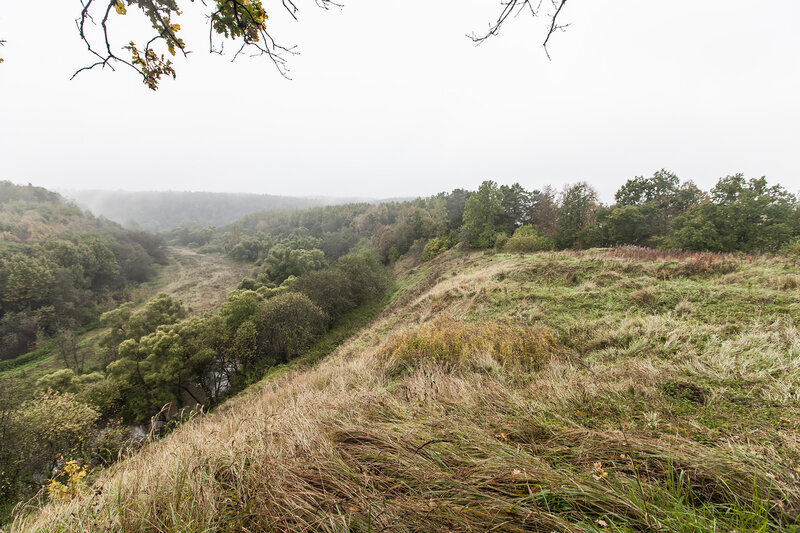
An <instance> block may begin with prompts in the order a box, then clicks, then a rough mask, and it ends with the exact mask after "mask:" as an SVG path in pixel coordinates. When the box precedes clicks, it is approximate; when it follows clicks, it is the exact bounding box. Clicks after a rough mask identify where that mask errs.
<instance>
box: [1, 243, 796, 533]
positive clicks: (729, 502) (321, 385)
mask: <svg viewBox="0 0 800 533" xmlns="http://www.w3.org/2000/svg"><path fill="white" fill-rule="evenodd" d="M437 260H438V261H439V263H438V264H437V266H436V268H434V269H432V270H431V271H430V272H428V274H427V275H420V276H418V278H419V279H417V281H416V282H415V284H413V285H412V286H409V288H408V289H407V291H408V295H409V296H407V297H398V298H397V299H396V300H395V304H394V306H393V307H392V308H390V309H389V310H388V311H387V312H385V313H384V315H382V317H381V318H380V319H379V320H378V321H376V322H375V323H373V324H372V325H371V326H369V327H368V328H366V329H365V330H363V331H362V332H361V333H360V334H359V335H357V336H356V337H355V338H353V339H351V340H350V341H349V342H348V343H346V344H345V345H343V346H341V347H340V348H339V349H338V350H336V351H335V352H334V353H333V354H331V356H329V357H328V358H326V359H325V360H323V361H322V362H321V363H319V364H318V365H316V366H315V367H313V368H311V369H308V370H303V371H293V372H289V373H287V374H283V375H281V376H278V377H276V378H273V379H270V380H267V381H265V382H263V383H261V384H259V385H257V386H254V387H252V388H251V389H248V390H247V391H245V392H244V393H243V394H241V395H240V396H238V397H236V398H233V399H232V400H230V401H228V402H227V403H226V404H224V405H223V406H222V407H220V408H218V409H217V410H215V411H214V412H213V413H210V414H208V415H205V416H202V417H200V418H197V419H194V420H192V421H190V422H188V423H187V424H185V425H184V426H182V427H181V428H179V429H178V430H177V431H175V432H174V433H173V434H171V435H169V436H168V437H167V438H165V439H163V440H162V441H159V442H155V443H153V444H151V445H148V446H146V447H145V448H144V449H142V450H141V451H140V452H138V453H137V454H136V455H134V456H132V457H131V458H129V459H127V460H125V461H123V462H121V463H119V464H117V465H116V466H114V467H112V468H110V469H108V470H105V471H101V472H100V473H99V474H98V475H97V477H96V480H95V481H94V485H93V486H92V487H90V488H89V489H88V490H87V491H86V492H85V493H84V494H83V495H82V496H81V497H79V498H77V499H75V500H73V501H71V502H68V503H66V504H45V505H44V506H43V507H39V506H38V504H37V503H36V502H33V503H31V504H30V507H29V509H27V510H26V509H21V510H20V512H19V513H18V515H17V519H16V521H15V523H14V524H13V526H12V528H11V531H329V532H349V531H365V532H366V531H403V532H411V531H413V532H423V531H465V532H466V531H489V530H494V531H543V532H550V531H587V530H588V531H592V530H614V531H646V530H652V531H676V530H683V531H729V530H732V529H737V530H738V531H751V530H759V531H778V530H792V528H795V527H796V525H797V516H798V515H800V485H799V484H798V482H799V481H800V470H798V465H800V444H798V431H797V422H796V416H797V414H798V410H797V407H796V402H797V400H798V391H800V363H798V361H800V341H798V335H797V330H796V329H795V324H794V322H793V321H792V320H790V319H781V320H772V321H770V322H768V323H765V322H763V321H762V322H752V324H750V325H748V324H742V328H741V331H736V332H731V333H725V331H727V330H726V328H728V325H727V323H726V322H724V321H723V319H722V318H720V319H713V320H709V319H707V316H708V313H709V309H716V308H715V307H713V306H714V305H716V304H715V302H713V301H709V302H699V303H698V301H690V300H689V299H688V297H687V296H685V292H686V291H685V289H686V287H685V285H676V286H675V287H676V288H675V291H676V292H677V293H678V294H679V297H677V298H675V302H676V303H670V304H669V306H668V307H667V308H665V310H664V312H663V313H659V312H653V310H652V309H651V307H652V305H655V304H652V303H651V304H648V309H645V310H640V309H638V308H637V309H634V310H631V311H627V310H624V309H626V307H627V306H630V302H631V298H632V293H634V292H635V291H636V290H640V289H635V288H632V287H635V286H636V284H635V283H629V284H626V283H620V282H621V281H624V280H628V277H627V274H624V273H622V274H620V273H619V272H616V271H615V273H614V275H613V276H611V278H610V279H611V280H612V281H611V283H604V282H602V281H597V282H593V283H592V285H591V286H589V287H588V288H587V285H586V282H585V280H584V281H583V282H580V283H577V282H575V281H571V280H570V279H569V278H568V276H563V275H562V274H561V273H559V272H558V268H557V267H558V266H559V264H560V265H561V267H563V268H562V269H561V270H564V271H567V270H569V269H571V268H572V269H574V271H573V274H574V275H575V276H583V275H584V273H583V272H582V271H579V270H578V269H577V268H576V266H575V263H574V262H575V261H578V263H577V266H580V267H583V266H584V264H583V263H581V261H583V260H584V259H583V258H581V257H575V256H573V255H571V254H538V255H537V256H521V257H519V258H517V259H513V260H511V259H508V258H507V257H505V256H499V257H484V256H477V255H476V256H472V257H469V258H467V259H466V262H465V263H462V262H463V261H465V259H464V258H462V257H457V258H454V259H452V261H451V262H450V263H448V260H447V259H446V258H445V259H441V260H439V259H438V258H437ZM626 260H629V259H626ZM587 261H593V260H592V259H587ZM630 261H633V260H630ZM537 265H538V266H537ZM533 267H536V270H535V272H537V273H539V274H537V275H541V273H544V275H543V276H541V277H538V278H536V277H531V274H530V273H531V272H533V270H531V269H532V268H533ZM756 267H758V268H761V267H760V266H758V265H756V266H753V267H752V268H756ZM743 268H750V267H749V266H747V264H745V265H744V267H743ZM551 274H552V276H551ZM601 274H605V272H601ZM637 275H638V274H637ZM718 275H722V274H718ZM548 276H550V277H548ZM598 277H599V274H598ZM618 278H623V279H618ZM593 279H595V278H593ZM653 279H658V278H655V277H654V278H653ZM520 280H521V281H520ZM547 280H550V281H547ZM546 282H547V283H555V285H553V284H551V285H545V283H546ZM637 283H638V282H637ZM654 283H655V282H654ZM658 283H682V284H685V283H686V282H685V281H674V282H670V281H664V280H662V281H660V282H658ZM668 288H669V287H666V288H665V287H661V288H659V289H658V290H659V291H661V292H665V291H667V293H668ZM654 290H655V289H654ZM770 290H772V289H770ZM537 291H539V292H537ZM401 296H402V295H401ZM668 296H670V295H669V294H667V295H666V296H665V298H667V300H668V301H669V298H668ZM604 299H605V300H604ZM606 300H607V303H603V304H602V306H600V307H601V308H603V309H607V311H606V312H605V313H604V314H600V315H598V314H596V313H595V310H594V309H595V308H594V307H592V306H588V307H587V303H586V302H587V301H589V302H594V301H602V302H606ZM654 301H655V300H654ZM515 306H516V307H515ZM532 308H535V313H533V314H531V313H528V312H527V311H528V310H530V309H532ZM620 309H623V310H620ZM765 312H766V311H765ZM703 313H705V315H703ZM695 315H703V316H705V317H706V318H704V319H703V320H705V321H706V322H702V321H696V320H695V318H693V317H695ZM526 317H527V318H526ZM567 318H569V319H571V321H570V322H569V323H568V324H569V325H568V326H565V325H564V324H567V322H565V320H566V319H567ZM754 320H755V319H754ZM532 322H535V324H534V323H532ZM737 394H742V395H745V394H746V395H747V396H746V397H744V396H743V397H742V398H739V397H738V396H736V395H737ZM737 402H751V403H745V404H742V405H745V406H747V405H749V406H750V407H749V408H748V407H745V410H744V411H743V412H744V413H747V412H751V413H753V415H752V416H750V417H749V418H748V417H747V416H742V417H741V418H742V420H740V419H739V418H737V416H739V414H740V413H741V411H739V410H738V407H739V405H740V404H739V403H737ZM770 402H772V403H770ZM773 407H774V409H775V410H773ZM759 409H761V410H760V411H759ZM775 412H780V413H782V414H783V415H784V416H785V417H786V420H787V421H786V422H783V421H780V420H778V419H777V417H774V413H775Z"/></svg>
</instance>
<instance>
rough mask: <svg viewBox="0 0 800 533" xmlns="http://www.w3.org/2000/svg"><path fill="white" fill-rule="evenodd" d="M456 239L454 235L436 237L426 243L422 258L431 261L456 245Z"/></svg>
mask: <svg viewBox="0 0 800 533" xmlns="http://www.w3.org/2000/svg"><path fill="white" fill-rule="evenodd" d="M455 243H456V240H455V239H453V238H452V237H434V238H433V239H431V240H429V241H428V242H427V243H426V244H425V248H424V249H423V250H422V260H423V261H430V260H431V259H433V258H434V257H436V256H437V255H439V254H440V253H442V252H445V251H447V250H449V249H450V248H452V247H453V245H455Z"/></svg>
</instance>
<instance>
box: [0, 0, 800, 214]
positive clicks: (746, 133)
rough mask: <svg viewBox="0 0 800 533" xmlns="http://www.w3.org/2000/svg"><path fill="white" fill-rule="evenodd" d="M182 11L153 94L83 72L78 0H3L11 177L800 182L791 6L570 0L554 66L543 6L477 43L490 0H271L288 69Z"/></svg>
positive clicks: (153, 186)
mask: <svg viewBox="0 0 800 533" xmlns="http://www.w3.org/2000/svg"><path fill="white" fill-rule="evenodd" d="M187 5H189V6H190V7H191V8H192V9H194V10H196V11H195V12H193V13H191V14H190V15H188V16H185V17H184V20H182V21H181V22H182V25H183V27H184V30H185V38H186V39H187V41H188V46H189V48H190V49H192V50H195V51H196V52H195V53H194V54H192V57H191V58H190V60H188V61H184V60H179V61H178V62H177V63H178V64H177V70H178V78H177V80H174V81H172V80H170V81H164V82H163V84H162V88H161V89H160V90H159V91H158V92H155V93H154V92H152V91H150V90H148V89H147V88H145V87H144V86H143V85H142V84H141V83H140V82H139V80H138V79H137V77H136V75H135V73H133V72H132V71H126V70H124V69H122V70H118V71H117V72H116V73H114V72H111V71H108V70H107V71H105V72H100V71H92V72H88V73H84V74H81V75H80V76H79V77H78V78H77V79H75V80H74V81H70V80H69V78H70V75H71V74H72V72H73V71H74V70H75V69H76V68H78V67H80V66H83V65H85V64H87V63H88V62H89V61H90V58H89V57H88V56H87V55H86V51H85V48H84V47H83V46H82V44H81V42H80V40H79V38H78V36H77V31H76V29H75V26H74V23H73V20H74V19H75V17H76V16H77V14H78V11H79V7H80V4H79V2H78V0H57V1H56V0H52V1H48V2H45V3H44V4H43V5H41V7H40V9H41V10H42V11H43V14H42V16H41V18H37V19H36V20H32V18H31V11H30V10H31V7H30V5H29V3H26V2H10V1H7V0H2V1H0V39H6V40H7V41H8V43H7V45H6V46H5V47H3V48H0V57H4V58H5V60H6V61H5V63H3V64H2V65H0V179H10V180H12V181H14V182H19V183H25V182H32V183H34V184H37V185H42V186H46V187H51V188H55V187H58V188H101V189H120V188H121V189H132V190H161V189H172V190H206V191H237V192H259V193H272V194H284V195H333V196H367V197H390V196H416V195H428V194H433V193H436V192H439V191H442V190H450V189H453V188H456V187H467V188H474V187H476V186H477V185H478V184H479V183H480V182H481V181H482V180H484V179H494V180H496V181H498V182H501V183H512V182H515V181H519V182H520V183H522V184H523V185H524V186H526V187H527V188H536V187H541V186H542V185H545V184H552V185H554V186H556V187H558V188H560V187H562V186H563V185H564V184H566V183H572V182H575V181H579V180H586V181H588V182H590V183H591V184H593V185H594V186H595V187H596V188H597V189H598V190H599V191H600V192H601V195H602V198H603V199H604V200H606V201H608V200H611V199H612V197H613V192H614V191H615V190H616V189H617V188H618V187H619V185H621V184H622V183H623V182H624V181H625V180H626V179H628V178H631V177H633V176H636V175H649V174H652V173H653V172H654V171H655V170H657V169H659V168H661V167H665V168H668V169H671V170H672V171H674V172H676V173H677V174H678V175H679V176H680V177H681V178H683V179H692V180H694V181H695V182H696V183H697V184H698V185H700V186H701V187H703V188H708V187H710V186H712V185H713V184H714V183H715V182H716V179H717V178H719V177H720V176H724V175H728V174H733V173H737V172H743V173H745V175H747V176H748V177H758V176H761V175H766V176H767V178H768V179H769V181H770V182H778V183H781V184H783V185H784V186H785V187H787V188H788V189H790V190H791V191H792V192H797V191H798V190H800V96H798V95H800V68H799V67H800V32H798V31H797V27H798V24H799V23H800V2H798V1H797V0H768V1H764V2H751V1H744V0H704V1H702V2H698V1H697V0H692V1H689V0H670V1H647V2H643V1H641V0H610V1H603V2H601V1H597V0H593V1H590V0H572V1H570V2H569V3H568V4H567V6H566V7H565V9H564V11H563V19H562V22H565V23H566V22H570V23H571V24H572V25H571V26H570V27H569V28H568V30H567V31H566V32H564V33H560V34H558V35H555V36H554V37H553V38H552V40H551V43H552V44H551V46H550V53H551V56H552V61H548V60H547V58H546V56H545V54H544V52H543V50H542V47H541V41H542V38H543V37H544V29H543V27H542V25H541V24H542V21H539V22H536V21H533V20H531V19H530V17H528V16H520V17H518V18H517V19H515V20H512V21H510V24H509V25H508V26H507V27H505V28H504V30H503V32H502V34H501V35H500V36H499V37H498V38H496V39H493V40H491V41H490V42H487V43H485V44H484V45H482V46H480V47H475V46H474V45H473V44H472V43H471V42H470V41H469V40H468V39H467V38H466V37H465V34H466V33H468V32H472V31H478V30H481V29H485V28H486V27H487V25H488V23H489V21H490V20H491V19H492V18H493V16H496V14H497V12H498V9H499V3H498V2H497V1H495V0H437V1H430V0H406V1H404V2H388V1H386V0H346V5H345V7H344V9H343V10H341V11H339V10H335V11H327V12H326V11H323V10H320V9H317V8H316V7H315V6H314V4H313V2H311V1H309V0H299V1H298V5H299V7H300V8H301V12H300V14H299V15H300V21H299V22H298V23H292V22H289V21H287V20H285V19H286V18H287V17H285V16H284V15H283V14H282V13H280V11H279V7H278V6H279V5H280V4H279V2H271V1H267V2H265V7H267V8H268V10H269V9H271V10H272V11H269V12H270V13H273V15H274V16H273V18H272V19H271V20H274V24H275V25H276V29H275V33H276V35H277V36H278V37H279V39H280V40H281V41H282V42H283V43H284V44H297V45H298V47H299V50H300V52H301V55H299V56H297V57H293V58H291V59H290V67H291V69H292V72H291V76H292V80H291V81H287V80H285V79H283V78H281V77H280V76H279V74H278V73H277V72H276V71H275V69H274V68H273V67H272V66H271V64H270V63H269V62H268V61H266V60H264V59H250V58H240V59H239V60H237V62H235V63H233V64H231V63H230V56H228V57H218V56H211V55H209V54H208V53H207V49H208V46H207V38H208V33H207V27H206V26H205V22H204V20H203V18H202V15H201V14H202V13H203V11H202V9H203V8H202V4H201V3H199V2H195V3H194V4H188V2H187ZM44 12H46V16H44ZM135 15H136V13H134V10H133V9H131V10H130V11H129V14H128V16H127V17H126V19H125V23H126V24H128V23H130V19H131V18H132V17H133V16H135ZM23 21H24V22H23ZM115 24H118V26H117V29H118V30H120V31H122V33H120V34H118V35H120V41H119V43H118V44H122V43H124V39H129V38H130V37H129V36H128V34H127V33H124V32H125V31H127V30H128V29H129V28H128V27H127V26H120V25H119V24H122V22H115ZM112 29H113V28H112ZM193 29H194V31H192V30H193ZM186 30H188V31H186Z"/></svg>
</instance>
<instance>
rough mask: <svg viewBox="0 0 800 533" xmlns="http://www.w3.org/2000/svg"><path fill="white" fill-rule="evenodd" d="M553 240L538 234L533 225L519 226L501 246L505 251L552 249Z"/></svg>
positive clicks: (521, 251)
mask: <svg viewBox="0 0 800 533" xmlns="http://www.w3.org/2000/svg"><path fill="white" fill-rule="evenodd" d="M552 249H553V241H551V240H550V239H548V238H547V237H545V236H544V235H540V234H539V232H537V231H536V229H535V228H534V227H533V226H520V227H519V228H517V230H516V231H515V232H514V235H513V236H512V237H511V238H510V239H508V241H507V242H506V243H505V246H504V247H503V250H505V251H507V252H520V253H525V252H541V251H544V250H552Z"/></svg>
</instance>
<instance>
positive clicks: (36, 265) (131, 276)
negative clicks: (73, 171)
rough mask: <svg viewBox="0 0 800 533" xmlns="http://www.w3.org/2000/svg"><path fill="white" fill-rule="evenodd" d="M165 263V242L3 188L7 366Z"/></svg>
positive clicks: (2, 309)
mask: <svg viewBox="0 0 800 533" xmlns="http://www.w3.org/2000/svg"><path fill="white" fill-rule="evenodd" d="M165 261H166V255H165V251H164V245H163V241H162V239H160V238H158V237H156V236H155V235H151V234H148V233H145V232H141V231H127V230H124V229H123V228H122V227H121V226H119V225H118V224H115V223H113V222H110V221H108V220H106V219H102V218H99V219H98V218H95V217H94V216H93V215H92V214H91V213H88V212H84V211H82V210H81V209H79V208H78V207H76V206H75V205H72V204H70V203H68V202H67V201H66V200H65V199H64V198H63V197H61V196H59V195H58V194H56V193H53V192H51V191H47V190H46V189H42V188H40V187H33V186H30V185H28V186H18V185H14V184H12V183H10V182H8V181H0V360H2V359H10V358H12V357H15V356H17V355H20V354H22V353H24V352H26V351H28V350H30V349H31V348H33V347H34V345H35V343H36V342H37V340H39V339H41V338H43V337H48V336H53V335H55V334H56V333H58V332H59V331H60V330H73V329H75V328H77V327H80V326H84V325H86V324H87V323H88V322H90V321H91V320H92V319H94V318H96V316H97V315H98V314H99V312H101V311H102V310H105V309H108V308H109V307H113V306H114V305H115V304H116V303H119V302H120V301H124V300H125V299H126V295H127V290H128V289H130V288H131V287H132V286H135V285H136V284H137V283H141V282H144V281H147V280H148V279H149V278H150V276H151V275H152V274H153V272H154V264H155V263H163V262H165Z"/></svg>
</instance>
